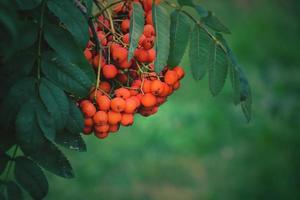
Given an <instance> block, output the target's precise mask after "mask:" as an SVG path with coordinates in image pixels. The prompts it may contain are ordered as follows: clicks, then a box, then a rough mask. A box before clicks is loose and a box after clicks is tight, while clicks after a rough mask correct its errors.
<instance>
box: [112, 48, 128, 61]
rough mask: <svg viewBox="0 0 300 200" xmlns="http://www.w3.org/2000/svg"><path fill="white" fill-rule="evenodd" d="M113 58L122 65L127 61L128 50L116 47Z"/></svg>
mask: <svg viewBox="0 0 300 200" xmlns="http://www.w3.org/2000/svg"><path fill="white" fill-rule="evenodd" d="M112 57H113V59H114V61H116V62H117V63H121V62H123V61H124V60H127V57H128V50H127V49H125V48H124V47H115V49H114V50H113V51H112Z"/></svg>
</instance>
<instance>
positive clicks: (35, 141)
mask: <svg viewBox="0 0 300 200" xmlns="http://www.w3.org/2000/svg"><path fill="white" fill-rule="evenodd" d="M40 103H41V102H40V101H39V100H38V99H36V98H35V97H33V98H30V99H29V100H28V101H25V102H24V104H23V105H22V108H21V109H20V111H19V113H18V115H17V118H16V123H15V126H16V133H17V139H18V143H19V144H20V146H21V147H22V148H23V149H26V150H36V149H38V148H40V147H41V146H42V145H43V140H44V136H43V134H44V133H43V130H42V128H41V126H40V124H42V123H43V122H42V121H41V120H39V119H38V115H37V114H40V112H41V111H40V109H41V107H40ZM43 109H45V108H43ZM42 112H43V111H42Z"/></svg>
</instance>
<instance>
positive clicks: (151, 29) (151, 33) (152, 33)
mask: <svg viewBox="0 0 300 200" xmlns="http://www.w3.org/2000/svg"><path fill="white" fill-rule="evenodd" d="M144 35H145V36H146V38H151V37H152V36H155V30H154V27H153V26H152V25H151V24H147V25H145V26H144Z"/></svg>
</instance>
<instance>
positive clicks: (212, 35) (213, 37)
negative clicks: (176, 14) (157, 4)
mask: <svg viewBox="0 0 300 200" xmlns="http://www.w3.org/2000/svg"><path fill="white" fill-rule="evenodd" d="M163 2H164V3H165V4H167V5H168V6H170V7H172V8H175V9H177V10H180V11H181V12H182V13H184V14H185V15H186V16H188V17H189V18H190V19H191V20H193V21H194V22H195V23H196V24H197V25H198V26H199V27H201V28H202V29H203V30H204V31H205V32H206V33H207V34H208V35H209V36H210V37H211V38H212V39H213V40H214V42H215V43H216V44H217V45H219V46H220V47H221V48H222V50H223V51H224V52H225V53H226V54H227V53H228V52H227V49H226V47H224V45H223V44H222V43H221V42H220V41H219V40H218V39H217V38H216V37H215V35H214V34H213V33H211V32H210V31H209V30H208V29H207V28H206V26H205V25H204V24H203V23H202V22H201V21H199V20H197V19H196V18H194V17H193V16H192V15H191V14H190V13H188V12H187V11H185V10H181V7H180V6H178V5H176V4H174V3H170V2H168V1H167V0H163Z"/></svg>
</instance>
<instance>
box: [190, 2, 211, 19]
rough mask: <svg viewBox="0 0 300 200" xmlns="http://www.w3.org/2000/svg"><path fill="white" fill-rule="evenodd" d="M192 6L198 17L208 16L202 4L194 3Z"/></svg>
mask: <svg viewBox="0 0 300 200" xmlns="http://www.w3.org/2000/svg"><path fill="white" fill-rule="evenodd" d="M193 8H194V9H195V10H196V11H197V13H198V14H199V15H200V17H207V16H208V11H207V10H206V9H205V8H204V7H203V6H200V5H195V6H194V7H193Z"/></svg>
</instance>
